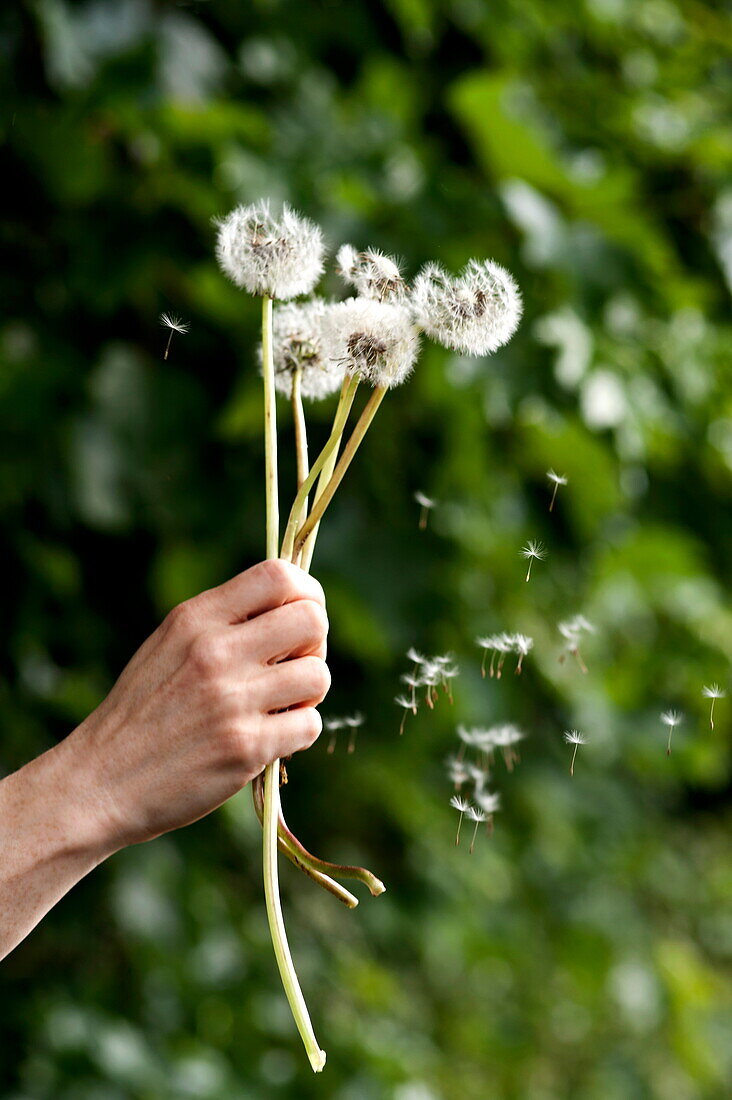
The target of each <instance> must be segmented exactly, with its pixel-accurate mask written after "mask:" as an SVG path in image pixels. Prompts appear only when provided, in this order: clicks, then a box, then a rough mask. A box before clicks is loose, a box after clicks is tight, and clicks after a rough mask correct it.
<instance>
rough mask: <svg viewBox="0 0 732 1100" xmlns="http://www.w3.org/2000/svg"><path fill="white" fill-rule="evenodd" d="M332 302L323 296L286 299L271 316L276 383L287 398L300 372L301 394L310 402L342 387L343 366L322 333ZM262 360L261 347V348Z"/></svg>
mask: <svg viewBox="0 0 732 1100" xmlns="http://www.w3.org/2000/svg"><path fill="white" fill-rule="evenodd" d="M332 308H333V306H332V303H330V302H326V301H324V300H323V299H322V298H310V299H308V301H306V302H286V303H285V304H284V305H279V306H277V308H276V309H275V310H274V313H273V318H272V356H273V359H274V371H275V386H276V388H277V390H278V392H279V393H281V394H283V395H284V396H285V397H288V398H289V397H290V396H291V395H292V382H293V378H294V376H295V373H296V372H297V371H299V372H300V393H301V394H302V396H303V397H304V398H307V399H309V400H311V401H320V400H321V399H322V398H324V397H328V396H329V395H330V394H332V393H335V392H336V391H337V390H338V389H340V386H341V383H342V381H343V374H344V371H343V367H342V366H340V365H339V364H338V363H337V362H336V361H335V359H334V358H333V356H332V355H331V354H329V348H328V345H327V343H326V341H325V337H324V332H323V320H324V318H325V316H326V313H327V312H328V310H329V309H332ZM259 361H260V365H261V362H262V348H261V345H260V347H259Z"/></svg>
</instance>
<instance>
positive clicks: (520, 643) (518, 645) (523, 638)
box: [512, 634, 534, 676]
mask: <svg viewBox="0 0 732 1100" xmlns="http://www.w3.org/2000/svg"><path fill="white" fill-rule="evenodd" d="M512 642H513V646H512V648H513V651H514V653H518V662H517V664H516V670H515V671H516V675H517V676H520V675H521V673H522V671H523V666H524V657H526V656H528V654H529V653H530V652H531V650H532V649H533V647H534V639H533V638H529V636H528V635H527V634H513V635H512Z"/></svg>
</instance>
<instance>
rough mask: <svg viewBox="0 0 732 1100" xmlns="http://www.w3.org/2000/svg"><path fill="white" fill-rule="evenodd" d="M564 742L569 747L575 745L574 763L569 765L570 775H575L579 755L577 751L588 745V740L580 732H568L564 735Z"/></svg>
mask: <svg viewBox="0 0 732 1100" xmlns="http://www.w3.org/2000/svg"><path fill="white" fill-rule="evenodd" d="M564 740H565V741H566V742H567V744H568V745H574V752H573V753H572V762H571V764H570V765H569V774H570V775H572V776H573V775H574V760H575V757H576V755H577V749H578V748H579V747H580V745H586V744H587V738H586V737H585V735H584V734H583V733H580V731H579V730H566V731H565V734H564Z"/></svg>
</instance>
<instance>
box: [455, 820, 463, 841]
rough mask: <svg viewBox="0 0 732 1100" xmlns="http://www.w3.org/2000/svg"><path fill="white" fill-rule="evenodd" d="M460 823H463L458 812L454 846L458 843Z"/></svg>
mask: <svg viewBox="0 0 732 1100" xmlns="http://www.w3.org/2000/svg"><path fill="white" fill-rule="evenodd" d="M462 823H463V815H462V814H460V817H459V818H458V824H457V832H456V833H455V847H456V848H457V847H458V845H459V844H460V826H461V825H462Z"/></svg>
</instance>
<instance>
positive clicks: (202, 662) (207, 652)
mask: <svg viewBox="0 0 732 1100" xmlns="http://www.w3.org/2000/svg"><path fill="white" fill-rule="evenodd" d="M188 660H189V662H190V664H191V666H192V667H193V669H194V671H195V672H196V673H198V674H199V675H203V676H208V675H210V674H211V673H214V672H218V671H219V670H220V669H221V667H222V666H223V665H224V664H225V661H226V642H225V639H224V638H222V637H220V636H219V635H217V634H213V633H210V632H207V633H205V634H199V635H197V637H195V638H194V639H193V641H192V643H191V647H190V649H189V651H188Z"/></svg>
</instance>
